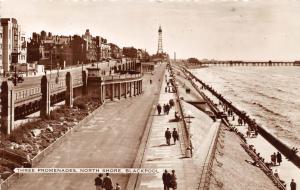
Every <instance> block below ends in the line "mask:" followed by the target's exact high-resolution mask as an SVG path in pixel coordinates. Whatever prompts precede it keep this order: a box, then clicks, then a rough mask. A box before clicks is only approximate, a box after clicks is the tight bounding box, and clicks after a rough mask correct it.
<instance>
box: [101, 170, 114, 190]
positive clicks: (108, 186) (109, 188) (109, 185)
mask: <svg viewBox="0 0 300 190" xmlns="http://www.w3.org/2000/svg"><path fill="white" fill-rule="evenodd" d="M103 188H105V190H113V188H114V187H113V181H112V179H111V178H110V176H109V173H106V176H105V178H104V179H103Z"/></svg>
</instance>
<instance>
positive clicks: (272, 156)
mask: <svg viewBox="0 0 300 190" xmlns="http://www.w3.org/2000/svg"><path fill="white" fill-rule="evenodd" d="M271 162H272V164H273V166H275V165H276V155H275V153H274V154H272V155H271Z"/></svg>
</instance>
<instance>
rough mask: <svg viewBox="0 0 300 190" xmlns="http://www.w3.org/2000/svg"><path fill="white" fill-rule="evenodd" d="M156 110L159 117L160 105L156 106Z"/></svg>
mask: <svg viewBox="0 0 300 190" xmlns="http://www.w3.org/2000/svg"><path fill="white" fill-rule="evenodd" d="M156 109H157V113H158V115H160V113H161V105H160V104H157V106H156Z"/></svg>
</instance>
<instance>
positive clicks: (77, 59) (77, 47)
mask: <svg viewBox="0 0 300 190" xmlns="http://www.w3.org/2000/svg"><path fill="white" fill-rule="evenodd" d="M86 45H87V43H86V41H85V40H84V39H83V38H81V37H80V36H78V35H74V36H73V38H72V41H71V48H72V54H73V61H72V65H79V64H85V63H86V62H87V61H86V57H87V56H86V53H87V47H86Z"/></svg>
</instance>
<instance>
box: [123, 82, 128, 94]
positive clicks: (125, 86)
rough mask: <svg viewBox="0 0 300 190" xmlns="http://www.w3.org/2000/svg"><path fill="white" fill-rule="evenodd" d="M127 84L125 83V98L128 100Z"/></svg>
mask: <svg viewBox="0 0 300 190" xmlns="http://www.w3.org/2000/svg"><path fill="white" fill-rule="evenodd" d="M127 90H128V89H127V82H125V83H124V97H125V98H127Z"/></svg>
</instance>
